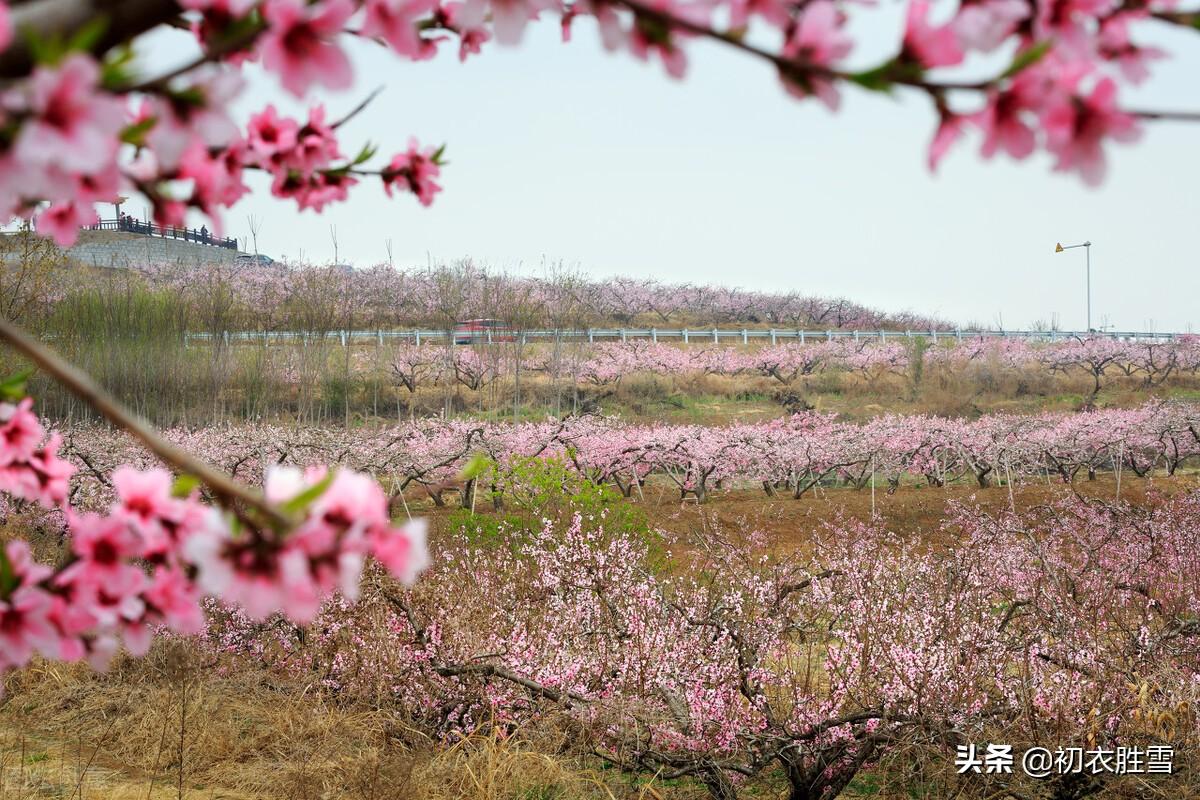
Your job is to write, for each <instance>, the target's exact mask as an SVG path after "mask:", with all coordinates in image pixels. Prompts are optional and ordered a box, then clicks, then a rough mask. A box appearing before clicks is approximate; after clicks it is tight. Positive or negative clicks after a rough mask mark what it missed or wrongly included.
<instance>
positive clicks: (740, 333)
mask: <svg viewBox="0 0 1200 800" xmlns="http://www.w3.org/2000/svg"><path fill="white" fill-rule="evenodd" d="M709 333H711V334H712V341H713V342H714V343H716V344H720V343H722V341H724V342H729V340H730V339H732V340H733V341H735V342H737V341H739V340H740V341H741V343H742V344H749V343H750V340H751V339H766V340H768V341H770V343H771V344H772V345H775V344H778V343H779V340H780V339H781V338H782V339H793V338H794V339H795V340H796V341H798V342H799V343H801V344H804V343H805V342H807V341H808V339H809V338H810V337H824V339H825V341H827V342H832V341H833V340H834V339H835V338H838V337H851V338H853V339H854V341H856V342H858V341H861V340H863V339H864V338H865V339H878V340H879V341H881V342H886V341H887V340H888V337H889V336H891V337H893V338H895V337H899V336H903V337H905V338H908V339H912V338H913V337H914V336H925V335H928V336H929V337H930V339H932V340H933V342H935V343H936V342H937V341H938V339H939V338H942V339H945V338H948V337H954V339H955V340H956V341H958V342H962V341H963V339H964V338H978V339H986V338H989V337H996V338H1001V339H1034V340H1040V341H1049V342H1056V341H1059V340H1062V339H1082V338H1086V337H1088V336H1103V337H1105V338H1109V339H1114V340H1116V341H1143V340H1151V341H1175V340H1176V339H1178V338H1179V337H1181V336H1184V335H1185V334H1182V333H1158V332H1153V331H1094V332H1091V333H1087V332H1084V331H1053V330H1050V331H990V330H976V331H964V330H962V329H960V328H956V329H954V330H943V331H940V332H939V331H937V330H931V331H928V334H926V332H925V331H911V330H904V331H888V330H883V329H880V330H874V331H859V330H853V331H845V330H832V329H827V330H824V331H806V330H803V329H799V328H798V329H796V330H779V329H778V328H767V329H765V330H764V329H762V328H758V329H751V328H712V329H710V330H701V331H693V330H690V329H688V328H682V329H671V328H663V329H659V328H587V329H584V330H570V331H563V330H532V331H525V332H524V333H523V334H522V336H523V337H524V339H525V340H526V341H534V340H545V341H557V340H562V339H581V340H582V339H584V338H586V339H587V341H588V342H589V343H595V341H596V339H597V337H599V338H600V339H619V340H621V341H622V342H627V341H630V340H633V339H650V340H651V341H654V342H659V341H661V340H663V339H678V340H681V341H682V342H683V343H684V344H690V343H691V341H692V339H693V338H695V336H694V335H695V334H700V335H701V337H702V340H703V341H707V340H708V334H709ZM316 335H319V336H321V337H322V338H326V339H328V338H336V339H338V340H339V341H340V342H341V344H342V346H343V347H345V346H346V345H348V344H349V343H350V342H351V340H352V339H354V338H359V339H364V340H367V341H369V340H371V339H374V340H375V341H376V342H378V343H379V344H383V340H384V339H405V340H411V341H412V342H414V343H415V344H417V345H418V346H419V345H420V344H421V343H422V342H423V341H428V340H435V339H441V338H444V337H445V336H446V335H447V332H446V331H434V330H421V329H410V330H393V331H385V330H382V329H380V330H361V331H351V330H332V331H326V332H325V333H323V334H312V333H308V332H305V331H222V332H221V333H220V334H219V336H220V339H221V341H223V342H224V343H225V344H227V345H228V344H230V343H232V342H235V341H261V342H262V343H263V344H264V345H266V344H269V343H270V342H271V341H299V342H300V343H301V345H303V346H305V347H307V346H308V344H309V339H310V338H312V337H313V336H316ZM486 336H487V341H488V342H489V343H491V342H494V341H495V338H494V331H493V330H491V329H488V331H487V334H486ZM213 338H214V334H212V333H204V332H195V333H189V334H187V335H185V336H184V344H185V345H187V344H188V343H190V342H191V341H193V340H200V341H205V340H210V339H213Z"/></svg>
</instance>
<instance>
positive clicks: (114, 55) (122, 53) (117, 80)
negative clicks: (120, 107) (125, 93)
mask: <svg viewBox="0 0 1200 800" xmlns="http://www.w3.org/2000/svg"><path fill="white" fill-rule="evenodd" d="M133 60H134V53H133V48H132V47H130V46H129V44H122V45H119V46H117V47H114V48H113V50H112V52H111V53H110V54H109V56H108V57H107V58H105V59H104V64H103V65H101V67H100V85H101V86H103V87H104V88H105V89H108V90H109V91H120V90H122V89H123V88H124V87H126V86H128V85H129V84H131V83H133V82H134V78H135V70H134V68H133Z"/></svg>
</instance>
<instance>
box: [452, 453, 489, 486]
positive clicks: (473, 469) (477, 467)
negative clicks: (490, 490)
mask: <svg viewBox="0 0 1200 800" xmlns="http://www.w3.org/2000/svg"><path fill="white" fill-rule="evenodd" d="M491 465H492V460H491V459H490V458H488V457H487V456H485V455H484V454H483V453H476V454H475V455H473V456H471V460H470V461H468V462H467V465H466V466H465V467H463V470H462V472H461V473H460V475H459V477H461V478H462V479H463V480H464V481H469V480H471V479H473V478H478V477H479V476H480V475H481V474H483V472H484V470H486V469H487V468H488V467H490V466H491Z"/></svg>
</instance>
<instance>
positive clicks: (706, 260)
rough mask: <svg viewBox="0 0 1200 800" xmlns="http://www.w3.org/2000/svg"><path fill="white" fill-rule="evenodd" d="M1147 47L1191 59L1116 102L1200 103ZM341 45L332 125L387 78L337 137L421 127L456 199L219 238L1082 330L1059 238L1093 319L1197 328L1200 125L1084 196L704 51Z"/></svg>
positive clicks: (1191, 39) (888, 11) (275, 215)
mask: <svg viewBox="0 0 1200 800" xmlns="http://www.w3.org/2000/svg"><path fill="white" fill-rule="evenodd" d="M902 8H903V7H902V6H901V5H898V4H887V5H886V6H885V7H884V8H883V9H882V11H879V10H876V11H868V12H864V13H867V14H869V15H871V16H870V21H869V22H867V23H863V22H862V21H861V20H860V21H859V23H858V28H857V30H858V31H859V33H860V35H861V36H862V37H863V38H864V41H865V43H866V44H865V45H864V46H863V47H860V49H859V50H858V51H857V53H856V56H857V58H856V59H855V63H856V64H857V65H859V66H866V65H868V64H872V63H877V62H878V61H879V60H880V59H881V58H882V56H884V55H886V54H887V53H888V51H889V49H894V47H895V42H896V41H897V40H898V26H899V24H900V14H901V13H902ZM949 8H950V7H945V8H943V13H945V12H946V11H948V10H949ZM1153 30H1155V31H1158V30H1159V29H1158V28H1157V27H1155V28H1153ZM183 36H184V35H182V34H175V33H170V34H165V35H164V38H162V39H159V40H156V41H154V42H152V43H151V47H150V49H149V51H148V53H149V56H148V63H149V64H152V65H154V66H156V67H158V66H163V67H165V66H168V65H172V64H175V63H177V62H178V61H179V60H180V59H181V58H182V55H181V49H180V44H181V43H182V42H184V41H186V39H185V38H183ZM1154 39H1155V41H1156V42H1157V43H1159V44H1160V45H1162V46H1164V47H1167V48H1168V49H1170V50H1171V51H1172V52H1173V53H1176V54H1180V53H1182V54H1184V57H1180V56H1179V55H1176V57H1175V58H1174V60H1172V61H1168V62H1164V63H1162V64H1160V65H1158V69H1157V75H1156V77H1155V78H1154V79H1152V81H1151V83H1150V84H1148V85H1147V86H1145V87H1142V88H1140V89H1139V90H1138V92H1137V93H1136V94H1129V93H1128V92H1127V95H1128V103H1129V104H1130V105H1133V104H1135V102H1136V105H1138V106H1140V107H1146V108H1150V107H1166V108H1190V109H1200V82H1197V81H1196V80H1195V79H1194V76H1195V75H1197V74H1200V48H1197V44H1198V43H1200V40H1197V38H1196V35H1195V34H1190V33H1187V32H1183V31H1168V32H1166V33H1163V34H1156V35H1155V36H1154ZM1189 47H1190V52H1188V49H1189ZM351 50H352V54H353V56H354V60H355V64H356V76H357V87H356V91H355V92H354V93H349V94H339V95H336V96H333V97H330V98H329V99H328V105H329V110H330V117H337V116H340V115H341V114H342V113H344V112H345V111H346V110H348V109H349V108H351V107H352V106H353V105H354V104H355V103H356V102H357V101H358V99H360V98H361V97H362V96H363V95H365V94H366V93H367V92H368V91H370V90H371V89H372V88H374V87H375V86H378V85H384V86H386V87H387V88H386V90H385V91H384V93H383V94H382V95H381V96H380V97H379V98H378V99H377V100H376V101H375V102H374V103H373V104H372V105H371V106H370V107H369V108H368V109H367V110H366V111H365V112H363V113H362V114H361V115H360V116H359V117H357V118H356V119H355V120H354V121H353V122H352V123H351V124H349V125H347V126H346V128H345V129H344V131H345V134H344V137H343V138H344V141H345V142H346V143H347V145H348V148H349V147H357V145H358V144H359V143H361V141H362V140H364V139H369V140H371V141H373V142H375V143H377V144H379V145H380V146H381V156H382V155H387V154H390V153H391V152H392V151H393V150H399V149H402V147H403V146H404V144H405V143H406V141H407V139H408V137H409V136H410V135H414V136H417V137H418V138H419V140H420V141H422V142H423V143H434V144H440V143H443V142H444V143H446V144H447V151H446V155H447V158H448V159H449V161H450V162H451V163H450V165H449V166H448V167H447V168H446V169H445V170H444V172H443V181H442V183H443V186H444V187H445V191H444V192H443V193H442V194H441V195H439V197H438V199H437V201H436V202H435V204H434V206H433V207H432V208H430V209H425V208H423V207H421V206H419V205H418V204H417V203H416V201H415V200H414V199H413V198H412V197H410V196H401V197H398V198H396V199H392V200H390V201H389V200H388V199H387V198H386V197H385V196H384V194H383V192H382V190H381V189H380V188H379V187H378V186H375V185H371V186H360V187H357V188H358V191H357V192H352V193H351V199H350V201H349V202H348V203H345V204H342V205H339V206H336V207H332V208H331V209H329V210H327V211H326V213H325V214H323V215H320V216H318V215H315V214H313V213H312V212H305V213H302V214H301V213H297V212H296V211H295V209H294V205H292V204H291V203H289V202H284V201H279V200H276V199H274V198H272V197H271V196H270V193H269V191H267V187H266V184H265V182H254V183H252V187H253V188H254V189H255V192H254V194H253V195H251V196H249V197H247V199H245V200H243V201H242V203H241V204H239V205H238V206H237V207H236V208H235V209H234V210H233V212H232V213H230V214H229V215H228V217H227V221H226V228H227V235H234V236H238V237H245V236H247V235H248V233H249V229H248V226H247V223H246V217H247V215H248V214H251V213H253V214H255V215H257V216H258V217H260V218H262V220H263V223H262V230H261V233H260V236H259V248H260V250H261V251H262V252H264V253H267V254H269V255H271V256H273V257H276V258H281V257H282V258H289V259H293V260H295V259H299V258H301V257H303V258H304V259H305V260H308V261H314V262H327V261H331V260H332V259H333V255H334V254H333V245H332V242H331V237H330V226H331V225H333V226H336V228H337V238H338V242H339V259H340V260H341V261H344V262H347V261H348V262H350V263H355V264H360V265H365V264H370V263H375V262H380V261H384V260H385V259H386V248H385V241H386V240H387V239H389V238H390V239H391V240H392V242H393V251H394V255H395V261H396V264H397V265H398V266H409V265H412V266H418V265H423V264H425V263H426V262H427V260H428V259H433V260H434V261H437V260H451V259H455V258H459V257H465V256H470V257H472V258H474V259H476V260H477V261H481V262H484V263H487V264H490V265H493V266H495V267H498V268H504V269H510V270H513V271H529V272H533V271H537V270H538V269H539V268H540V265H541V264H542V263H544V262H545V261H559V260H561V261H564V262H566V263H568V264H575V265H578V266H579V267H580V268H581V269H582V270H584V271H586V272H588V273H589V274H592V275H596V276H603V275H613V274H628V275H651V276H654V277H656V278H658V279H660V280H663V281H695V282H707V283H723V284H731V285H736V286H742V287H745V288H752V289H763V290H788V289H797V290H802V291H805V292H810V293H814V294H823V295H846V296H848V297H850V298H852V299H854V300H856V301H859V302H863V303H866V304H869V305H873V306H877V307H881V308H886V309H889V310H899V309H905V308H910V309H914V310H918V311H922V312H929V313H934V314H938V315H941V316H943V317H945V318H947V319H950V320H955V321H958V322H961V323H968V322H979V323H984V324H987V325H995V324H997V323H998V322H1000V321H1002V323H1003V325H1004V326H1005V327H1007V328H1018V327H1025V326H1026V325H1028V324H1030V323H1031V322H1032V321H1034V320H1037V319H1049V318H1050V317H1051V316H1052V315H1057V317H1058V319H1059V322H1060V324H1061V326H1062V327H1064V328H1082V327H1083V322H1084V320H1083V317H1084V253H1083V250H1082V249H1079V250H1072V251H1069V252H1068V253H1064V254H1060V255H1055V254H1054V244H1055V242H1056V241H1060V240H1061V241H1062V242H1063V243H1064V244H1073V243H1076V242H1080V241H1082V240H1084V239H1085V238H1090V239H1091V241H1092V242H1093V243H1094V246H1093V247H1092V286H1093V321H1094V322H1095V323H1096V324H1097V325H1099V324H1101V323H1103V322H1108V323H1110V324H1112V325H1114V326H1116V327H1118V328H1121V329H1129V328H1138V329H1146V328H1148V327H1150V326H1153V329H1155V330H1189V329H1191V326H1192V325H1193V324H1194V323H1200V307H1198V305H1197V297H1198V296H1200V291H1198V290H1200V270H1198V269H1197V268H1198V266H1200V264H1198V258H1197V255H1196V248H1195V245H1194V244H1193V239H1194V236H1195V226H1196V211H1197V208H1198V206H1197V203H1196V200H1197V189H1196V187H1197V186H1198V185H1200V180H1198V179H1200V148H1198V147H1197V145H1198V144H1200V126H1189V125H1186V124H1181V123H1147V124H1146V126H1145V135H1144V136H1143V139H1142V141H1141V142H1140V143H1138V144H1135V145H1131V146H1122V145H1118V146H1114V147H1112V148H1110V159H1109V165H1110V170H1109V177H1108V180H1107V181H1106V183H1105V184H1104V185H1103V187H1101V188H1100V189H1098V190H1089V189H1087V188H1086V187H1085V186H1084V185H1083V184H1082V182H1081V181H1080V180H1079V179H1078V178H1077V177H1074V176H1070V175H1061V174H1055V173H1052V172H1051V171H1050V160H1049V158H1047V157H1045V156H1037V157H1034V158H1032V159H1030V160H1029V161H1027V162H1025V163H1021V164H1014V163H1013V162H1011V161H1008V160H1006V159H1003V158H1002V157H998V158H997V159H996V160H994V161H992V162H985V161H982V160H981V159H980V158H979V157H978V155H977V148H978V144H979V140H978V136H977V135H976V134H974V133H973V132H972V133H970V134H968V138H967V140H966V141H965V143H964V144H960V146H959V147H958V148H957V149H956V150H955V151H954V152H952V153H951V155H950V156H949V157H948V158H947V159H946V160H945V161H944V162H943V164H942V166H941V171H940V173H939V174H938V175H936V176H934V175H931V174H930V173H929V172H928V171H927V169H926V166H925V161H926V147H927V144H928V141H929V138H930V136H931V135H932V132H933V126H934V115H933V112H932V109H931V108H930V107H929V104H928V102H927V101H925V100H924V98H921V97H916V96H911V95H908V94H903V93H902V94H900V95H897V96H895V97H886V96H882V95H875V94H869V93H866V92H863V91H856V90H852V89H847V90H846V91H845V92H844V93H843V106H842V110H841V111H840V112H839V113H837V114H831V113H829V112H828V111H826V110H825V108H824V107H823V106H820V105H819V104H817V103H815V102H813V101H808V102H804V103H800V102H796V101H794V100H792V99H791V98H789V97H788V96H787V95H786V94H785V93H784V92H783V90H782V89H781V87H780V86H779V83H778V80H777V79H776V77H775V75H774V74H773V72H772V71H771V70H770V69H769V68H768V67H766V66H765V65H762V64H759V63H756V62H754V61H751V60H749V59H748V58H747V57H745V56H742V55H739V54H737V53H733V52H730V51H727V50H726V49H724V48H721V47H718V46H716V45H703V44H699V45H693V46H691V48H690V55H691V61H692V67H691V70H690V72H689V76H688V78H687V79H685V80H684V81H683V82H676V81H673V80H671V79H670V78H668V77H666V75H665V74H664V73H663V71H662V69H661V67H660V66H659V65H658V64H657V63H652V64H649V65H646V64H641V63H639V62H637V61H635V60H633V59H632V58H631V57H629V56H627V55H609V54H607V53H605V52H604V51H603V50H602V48H601V47H600V45H599V41H598V36H597V35H596V34H595V32H594V29H593V28H591V27H589V26H588V25H586V24H582V25H579V26H578V27H577V29H576V31H575V37H574V41H573V42H572V43H571V44H569V45H563V44H561V43H560V42H559V39H558V25H557V23H555V22H552V21H547V22H543V23H540V24H534V25H533V26H532V27H531V29H530V31H529V33H528V34H527V37H526V41H525V43H524V44H523V45H522V46H521V47H520V48H517V49H508V50H505V49H500V48H497V47H494V46H493V47H490V48H489V49H485V52H484V53H483V55H482V56H479V57H476V58H474V59H472V60H470V61H468V62H467V63H466V64H459V63H458V60H457V54H456V52H455V49H454V48H447V49H446V51H445V52H444V53H443V55H442V56H441V57H439V58H438V59H437V60H435V61H434V62H431V63H423V64H410V63H407V62H401V61H399V60H397V59H395V58H393V57H391V56H390V55H388V54H387V53H386V52H385V51H384V50H383V49H382V48H378V47H375V46H372V45H370V44H367V43H361V44H358V43H351ZM1003 60H1004V59H1001V61H1002V62H1003ZM248 77H249V78H250V81H251V88H250V89H248V91H247V93H246V96H245V97H244V98H243V100H242V102H241V103H240V105H239V108H238V117H239V119H242V120H244V118H245V117H246V116H247V115H248V114H249V113H250V112H251V111H253V110H257V109H258V108H261V107H262V106H263V105H264V104H265V103H266V102H275V103H276V104H277V105H279V106H280V107H281V109H286V110H290V111H292V112H293V113H296V114H299V113H301V108H302V107H301V106H300V105H299V104H296V103H294V102H292V101H291V99H290V97H289V96H286V95H284V94H283V93H282V91H281V90H279V89H278V88H277V84H276V83H275V81H274V80H273V79H272V78H264V77H263V76H262V74H261V73H259V72H258V71H257V70H256V69H253V68H252V69H251V70H250V71H249V73H248ZM131 205H132V204H131ZM130 211H133V212H134V213H138V212H139V211H140V209H136V208H131V209H130Z"/></svg>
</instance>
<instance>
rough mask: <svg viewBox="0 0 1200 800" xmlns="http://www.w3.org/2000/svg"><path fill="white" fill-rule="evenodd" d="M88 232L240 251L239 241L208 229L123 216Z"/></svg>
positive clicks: (102, 223)
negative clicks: (118, 234) (175, 241)
mask: <svg viewBox="0 0 1200 800" xmlns="http://www.w3.org/2000/svg"><path fill="white" fill-rule="evenodd" d="M88 230H92V231H124V232H125V233H137V234H140V235H142V236H155V237H158V238H159V239H176V240H180V241H184V242H195V243H196V244H206V245H210V246H212V247H221V248H224V249H226V250H237V249H238V247H237V239H234V238H232V237H224V238H218V237H216V236H213V235H212V234H211V233H209V232H208V229H207V228H201V229H200V230H195V229H193V228H180V227H177V226H174V225H168V226H163V225H157V224H155V223H153V222H142V221H140V220H136V219H134V218H133V217H128V216H123V217H121V218H120V219H102V220H100V221H99V222H97V223H96V224H95V225H89V226H88Z"/></svg>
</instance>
